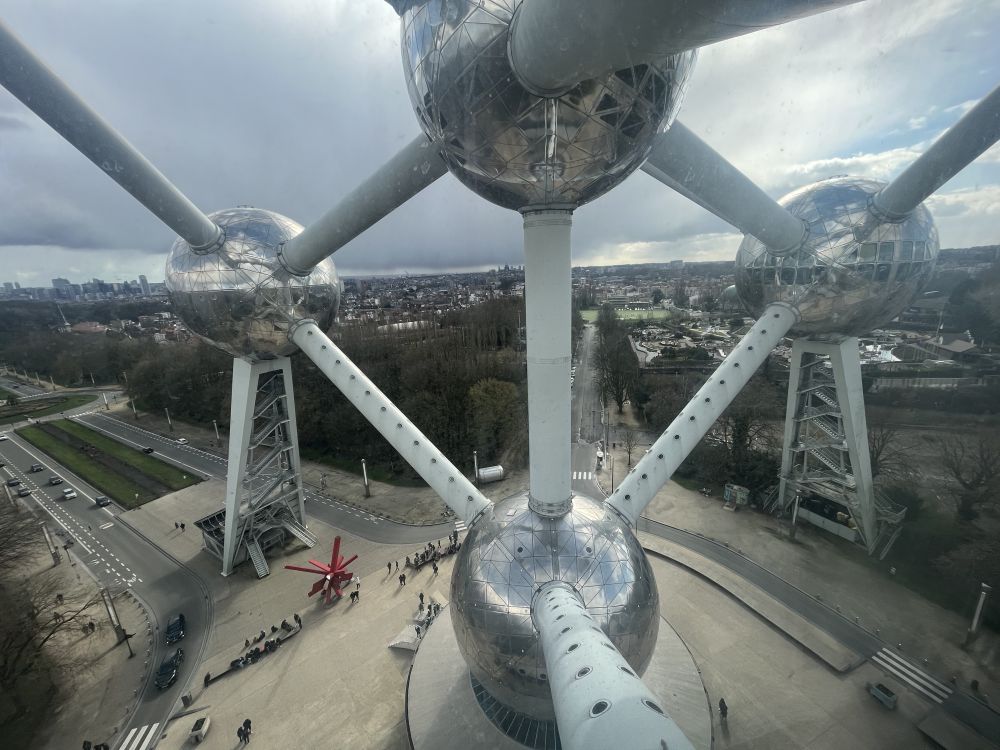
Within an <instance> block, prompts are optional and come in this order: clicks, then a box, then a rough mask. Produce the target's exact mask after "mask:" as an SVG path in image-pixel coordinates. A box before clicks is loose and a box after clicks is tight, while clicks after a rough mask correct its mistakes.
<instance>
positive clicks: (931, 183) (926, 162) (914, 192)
mask: <svg viewBox="0 0 1000 750" xmlns="http://www.w3.org/2000/svg"><path fill="white" fill-rule="evenodd" d="M998 139H1000V86H997V87H996V88H995V89H993V90H992V91H991V92H990V93H988V94H987V95H986V96H984V97H983V98H982V99H980V100H979V102H977V103H976V106H974V107H973V108H972V109H970V110H969V111H968V112H966V113H965V115H964V116H963V117H962V119H960V120H959V121H958V122H956V123H955V124H954V125H952V127H951V128H950V129H949V130H948V132H946V133H945V134H944V135H942V136H941V137H940V138H938V139H937V140H936V141H935V142H934V144H933V145H932V146H931V147H930V148H929V149H927V151H925V152H924V153H923V154H921V155H920V156H919V157H918V158H917V160H916V161H915V162H913V164H911V165H910V166H909V167H907V168H906V169H905V170H903V173H902V174H901V175H899V176H898V177H897V178H896V179H895V180H893V181H892V182H890V183H889V184H888V185H886V186H885V187H884V188H882V190H880V191H879V192H878V193H877V194H876V195H875V197H874V198H873V199H872V208H873V210H874V212H875V214H876V215H881V216H885V217H887V218H889V219H901V218H903V217H904V216H906V215H907V214H908V213H910V211H912V210H913V209H915V208H916V207H917V206H919V205H920V204H921V203H923V202H924V200H925V199H926V198H927V197H928V196H929V195H930V194H931V193H933V192H934V191H935V190H937V189H938V188H939V187H941V186H942V185H944V184H945V183H946V182H947V181H948V180H950V179H951V178H952V177H954V176H955V175H956V174H958V173H959V172H960V171H962V170H963V169H965V167H966V166H968V165H969V164H970V163H971V162H972V161H974V160H975V159H976V158H977V157H978V156H979V155H980V154H981V153H983V152H984V151H985V150H986V149H988V148H989V147H990V146H992V145H993V144H994V143H996V142H997V140H998Z"/></svg>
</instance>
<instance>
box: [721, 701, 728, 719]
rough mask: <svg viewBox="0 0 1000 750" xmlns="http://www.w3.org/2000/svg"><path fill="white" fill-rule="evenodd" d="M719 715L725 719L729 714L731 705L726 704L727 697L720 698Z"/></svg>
mask: <svg viewBox="0 0 1000 750" xmlns="http://www.w3.org/2000/svg"><path fill="white" fill-rule="evenodd" d="M719 716H721V717H722V720H723V721H725V720H726V717H727V716H729V706H727V705H726V699H725V698H719Z"/></svg>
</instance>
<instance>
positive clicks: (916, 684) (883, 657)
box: [872, 648, 954, 703]
mask: <svg viewBox="0 0 1000 750" xmlns="http://www.w3.org/2000/svg"><path fill="white" fill-rule="evenodd" d="M872 661H873V662H875V663H876V664H877V665H878V666H880V667H881V668H882V669H884V670H885V671H886V672H888V673H889V674H891V675H892V676H893V677H895V678H897V679H899V680H902V681H903V682H905V683H906V684H907V685H909V686H910V687H911V688H913V689H914V690H916V691H917V692H918V693H920V694H921V695H923V696H924V697H926V698H929V699H930V700H932V701H934V702H935V703H943V702H944V701H945V700H946V699H947V698H948V696H949V695H951V694H952V692H954V691H953V690H952V689H951V688H950V687H948V686H947V685H945V684H944V683H943V682H940V681H939V680H936V679H934V678H933V677H931V676H930V675H929V674H927V673H926V672H925V671H924V670H922V669H921V668H920V667H918V666H917V665H916V664H913V663H912V662H910V661H907V660H906V659H904V658H903V657H902V656H900V655H899V654H897V653H895V652H894V651H890V650H889V649H887V648H883V649H880V650H879V652H878V653H877V654H875V655H874V656H873V657H872Z"/></svg>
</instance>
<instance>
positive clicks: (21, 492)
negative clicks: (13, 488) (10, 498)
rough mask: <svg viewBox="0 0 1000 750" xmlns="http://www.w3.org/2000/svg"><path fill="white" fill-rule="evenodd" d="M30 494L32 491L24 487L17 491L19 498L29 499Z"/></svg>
mask: <svg viewBox="0 0 1000 750" xmlns="http://www.w3.org/2000/svg"><path fill="white" fill-rule="evenodd" d="M30 494H31V490H29V489H28V488H27V487H22V488H21V489H19V490H18V491H17V496H18V497H27V496H28V495H30Z"/></svg>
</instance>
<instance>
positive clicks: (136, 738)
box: [115, 722, 160, 750]
mask: <svg viewBox="0 0 1000 750" xmlns="http://www.w3.org/2000/svg"><path fill="white" fill-rule="evenodd" d="M159 726H160V724H159V722H157V723H156V724H146V725H145V726H141V727H133V728H132V729H130V730H129V733H128V734H126V735H125V739H124V740H123V741H122V743H121V744H120V745H118V747H117V748H115V750H147V748H148V747H149V746H150V745H151V744H152V743H153V740H155V739H156V736H157V735H156V730H157V729H158V728H159Z"/></svg>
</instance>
